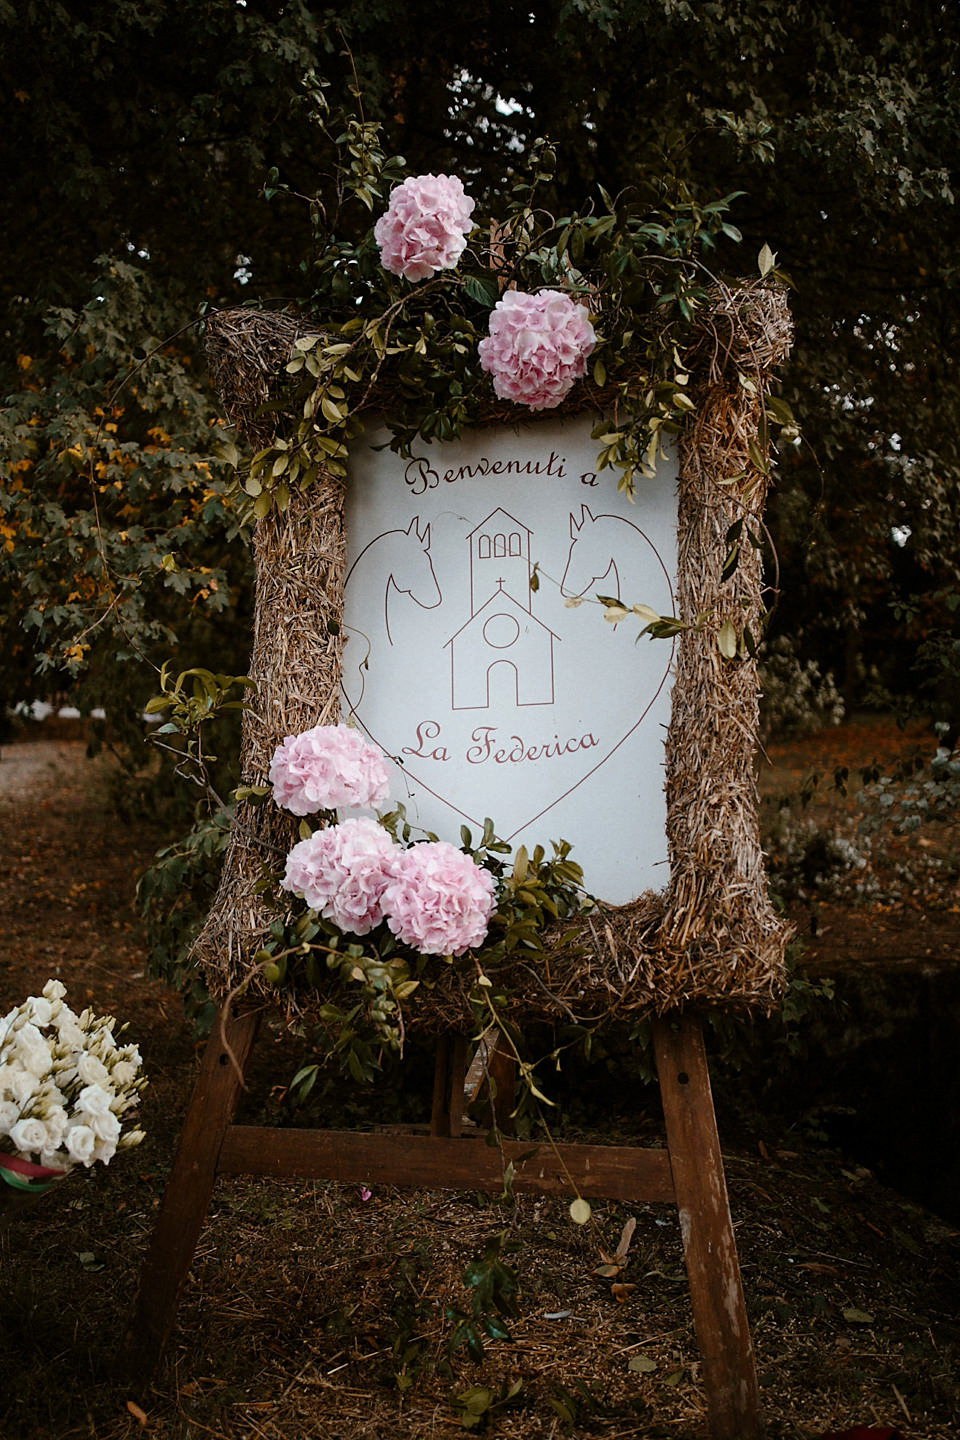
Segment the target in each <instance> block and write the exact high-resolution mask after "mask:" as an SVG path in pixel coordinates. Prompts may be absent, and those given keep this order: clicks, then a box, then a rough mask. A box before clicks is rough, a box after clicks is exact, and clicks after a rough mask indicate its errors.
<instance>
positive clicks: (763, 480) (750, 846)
mask: <svg viewBox="0 0 960 1440" xmlns="http://www.w3.org/2000/svg"><path fill="white" fill-rule="evenodd" d="M316 329H317V326H316V324H315V322H314V323H310V322H309V321H304V320H302V319H300V318H299V317H296V316H293V315H290V314H286V313H283V314H279V315H278V314H272V313H270V312H261V311H248V310H245V311H227V312H220V314H217V315H213V316H211V317H209V319H208V321H207V339H206V344H207V356H208V363H209V365H210V368H211V372H212V374H213V377H214V380H215V383H216V385H217V388H218V391H219V394H220V397H221V401H222V403H223V406H224V409H225V410H226V412H227V414H228V416H229V418H230V419H231V420H232V422H233V423H234V424H235V425H236V426H237V428H238V430H239V431H240V432H241V434H243V435H244V437H245V438H247V439H248V440H250V441H251V443H253V444H254V445H263V444H266V443H269V441H270V439H272V438H273V435H274V433H275V432H276V430H277V429H278V427H279V424H280V423H281V422H282V417H283V403H284V390H283V386H284V383H285V380H286V376H285V373H284V366H285V364H286V361H287V359H288V358H289V355H290V353H291V349H292V346H293V343H294V341H295V340H296V338H297V337H298V336H299V335H301V334H307V333H316ZM791 333H792V332H791V323H790V315H789V310H788V307H787V304H786V298H785V295H784V292H783V290H782V289H781V288H780V287H778V286H775V285H770V284H762V283H761V284H758V283H747V284H743V285H739V286H737V287H734V288H728V287H725V286H718V287H716V289H715V291H714V292H713V295H712V297H711V304H710V306H709V307H708V308H707V309H705V311H704V314H703V316H702V318H701V320H700V321H699V324H698V326H697V330H696V335H695V340H694V344H693V345H692V347H691V350H690V352H689V354H688V356H687V357H685V358H686V360H687V363H688V365H689V367H690V370H691V389H690V393H691V395H692V398H693V399H694V401H695V409H694V411H693V412H691V415H690V419H689V421H688V423H687V424H686V425H685V426H684V429H683V430H682V432H681V435H680V437H679V460H680V476H679V496H678V505H679V508H678V574H677V585H678V615H679V618H680V619H681V620H683V621H684V622H685V623H687V624H688V625H689V626H690V627H691V628H690V629H688V630H686V631H685V632H684V633H682V634H681V635H680V636H679V637H678V642H677V647H676V655H675V677H674V683H673V691H672V712H671V721H670V725H669V728H668V733H667V741H666V752H665V777H666V778H665V788H666V800H667V844H668V853H669V860H670V882H669V884H668V886H667V888H666V890H665V891H663V892H652V891H648V892H645V893H644V894H643V895H641V896H640V898H639V899H638V900H637V901H635V902H633V903H632V904H630V905H626V906H621V907H609V906H601V907H599V908H598V909H597V910H595V911H593V912H592V913H590V914H589V915H587V916H586V917H584V918H582V919H580V920H578V921H576V922H568V924H567V926H566V927H565V929H566V930H567V931H570V930H572V931H573V934H572V935H571V934H566V935H564V937H563V938H564V941H565V943H564V944H563V945H562V946H557V945H556V944H555V943H554V942H555V940H556V939H558V938H559V936H558V935H556V934H555V935H551V934H550V933H549V932H548V933H547V935H546V936H545V937H544V941H545V950H544V952H543V953H542V954H539V953H528V954H527V955H525V957H524V958H523V959H522V960H518V961H511V962H508V963H506V964H505V965H504V966H503V967H501V968H500V969H498V972H497V973H498V979H500V980H502V982H503V984H504V986H505V987H506V989H507V991H508V993H509V995H510V1014H511V1018H512V1019H514V1020H515V1021H517V1023H524V1022H536V1021H546V1022H550V1021H558V1020H563V1021H566V1022H571V1021H573V1022H576V1023H588V1024H591V1025H598V1024H602V1023H605V1022H613V1021H619V1022H623V1021H624V1020H626V1019H629V1020H630V1021H636V1020H638V1019H640V1018H643V1017H644V1016H647V1015H662V1014H666V1013H668V1012H669V1011H672V1010H676V1009H678V1008H683V1007H686V1006H691V1005H696V1006H698V1007H701V1008H704V1007H705V1008H716V1009H721V1010H725V1011H735V1012H741V1013H756V1012H760V1013H769V1012H770V1011H771V1010H773V1009H774V1008H775V1007H776V1005H777V1004H778V1003H779V1000H780V999H781V997H782V995H783V992H784V989H785V987H786V982H787V974H786V960H785V955H786V948H787V945H788V943H789V940H790V938H791V934H792V932H791V930H790V927H789V926H788V925H787V924H786V923H785V922H784V921H783V920H782V919H781V917H780V916H778V915H777V913H776V912H775V910H774V908H773V906H772V904H771V901H770V897H769V894H768V891H767V884H766V875H765V867H764V857H763V851H762V846H761V842H760V836H759V823H758V795H757V779H756V752H757V732H758V722H759V695H760V687H759V680H758V675H757V664H756V658H755V656H754V655H752V654H750V653H749V652H748V651H746V650H745V649H743V647H741V652H742V653H740V654H738V655H736V656H734V657H733V658H728V657H727V656H726V655H724V653H723V652H722V650H721V644H720V634H721V629H722V628H723V627H724V626H725V625H728V627H729V626H731V625H732V626H733V628H734V630H735V632H736V634H737V635H738V636H739V635H742V634H743V632H744V629H745V628H746V629H748V630H750V631H751V632H752V634H753V635H754V636H759V635H760V633H761V631H762V621H763V614H764V577H763V562H762V556H761V554H760V552H759V551H758V550H757V549H756V548H755V547H754V546H752V545H744V546H743V547H742V549H741V554H740V558H739V563H738V565H737V567H736V569H735V570H734V571H733V573H732V574H731V575H729V576H728V577H727V578H723V577H724V565H725V561H726V559H727V552H728V543H727V538H726V537H727V534H728V531H729V530H730V527H731V526H732V525H733V524H734V523H735V522H737V521H742V522H744V525H745V527H749V528H751V529H752V530H753V531H754V533H762V531H763V511H764V505H765V502H766V497H767V492H768V488H769V484H770V477H769V472H768V468H767V467H766V466H765V465H763V466H758V464H757V463H756V462H757V457H758V455H759V451H758V450H757V445H758V442H759V440H760V437H761V436H762V435H763V433H764V425H763V417H764V410H765V401H766V397H767V395H768V394H769V390H770V386H771V384H772V382H773V380H774V379H775V377H776V374H777V371H778V368H779V366H780V365H781V364H782V362H783V360H784V359H785V357H786V355H787V354H788V353H789V348H790V342H791ZM377 398H378V401H379V403H380V405H381V407H382V405H383V397H377ZM605 401H607V402H608V401H609V397H608V396H605V394H604V392H603V391H598V390H597V389H596V387H593V386H591V385H583V386H581V387H578V391H577V393H575V394H574V395H573V396H572V397H571V399H570V400H568V402H566V403H565V405H564V406H563V407H562V410H561V412H560V413H574V412H576V411H578V410H583V409H588V408H594V409H596V410H602V409H603V408H604V405H605ZM265 407H268V408H265ZM552 413H554V414H555V413H557V412H552ZM524 418H525V419H526V417H524ZM483 420H484V423H487V422H489V423H501V424H515V423H516V421H517V413H516V409H515V407H506V406H498V405H497V404H496V403H495V402H491V407H490V413H489V415H485V416H484V417H483ZM611 483H612V482H611ZM254 562H255V570H256V605H255V616H254V633H253V645H252V654H251V664H250V675H251V678H252V679H253V680H254V681H255V683H256V685H257V692H256V697H255V699H254V700H253V702H252V708H251V710H250V711H249V712H247V713H246V714H245V715H244V725H243V736H242V744H241V781H242V783H243V784H247V785H264V784H265V783H266V781H267V771H268V767H269V762H270V758H271V756H272V754H273V751H274V749H275V748H276V746H277V745H278V744H279V743H280V741H281V740H283V738H284V737H285V736H287V735H291V734H296V733H298V732H300V731H302V730H305V729H308V728H309V727H311V726H313V725H317V724H321V723H327V722H332V721H336V720H337V719H338V718H339V707H340V680H341V673H342V662H343V644H344V643H349V642H345V641H344V639H343V638H342V631H341V620H342V604H343V583H344V577H345V564H346V532H345V521H344V486H343V484H342V483H341V482H340V481H339V480H337V479H336V478H335V477H333V476H331V475H329V474H321V476H320V478H319V479H318V480H317V481H316V482H315V483H314V485H313V486H312V487H311V488H310V489H309V490H308V491H307V492H306V493H303V492H299V491H295V492H294V493H293V494H292V495H291V499H290V504H289V506H288V507H287V509H286V510H285V511H283V512H280V511H278V510H277V509H276V508H274V509H273V510H271V512H270V513H269V514H268V515H267V516H266V517H265V518H264V519H262V520H260V521H259V522H258V524H257V527H256V531H255V535H254ZM727 633H729V628H728V631H727ZM726 648H729V647H726ZM297 824H298V822H297V821H296V820H295V819H294V817H292V816H290V815H287V814H285V813H284V812H282V811H280V810H279V809H278V808H277V807H276V806H275V805H274V804H273V802H272V800H268V801H266V802H265V803H262V804H259V805H251V804H249V803H247V802H241V804H240V805H239V806H238V809H237V816H236V819H235V821H234V825H233V830H232V833H231V837H230V841H229V845H228V850H227V855H226V858H225V863H224V869H223V874H222V877H221V882H220V886H219V889H218V891H217V894H216V897H215V899H214V903H213V906H212V908H211V911H210V914H209V916H208V918H207V922H206V924H205V925H204V927H203V930H202V931H201V934H200V936H199V937H198V939H197V941H196V944H195V946H194V951H193V955H194V959H195V961H196V963H197V964H198V965H199V966H200V967H201V969H202V971H203V974H204V977H205V979H206V982H207V984H208V986H209V988H210V990H211V992H212V993H213V994H214V995H215V996H216V997H218V998H220V999H223V998H224V997H225V996H226V995H228V994H231V993H235V992H236V991H237V990H238V989H244V990H246V991H247V993H252V994H254V995H258V996H262V997H264V998H269V1000H270V1001H271V1002H272V1003H275V1004H277V1005H278V1006H279V1007H280V1008H281V1010H282V1011H283V1012H284V1013H285V1014H286V1016H287V1017H288V1019H291V1020H295V1019H299V1018H302V1017H304V1016H306V1015H309V1014H310V1013H311V1012H314V1011H315V1010H316V1009H317V1007H318V1006H319V1005H321V1004H323V1003H324V1001H325V1000H327V999H329V998H330V996H329V994H328V993H323V992H319V991H317V990H313V989H307V988H306V987H301V988H297V987H291V986H285V987H283V988H282V989H276V988H274V987H272V986H270V985H269V984H267V982H265V981H264V979H263V976H262V972H261V968H260V966H259V965H258V964H257V963H256V961H255V959H254V957H255V955H256V954H257V952H258V951H259V950H260V949H261V948H262V947H263V945H264V942H265V941H266V940H267V939H268V938H269V934H270V926H271V925H272V924H273V923H274V922H275V921H276V920H277V918H278V912H277V910H276V908H275V907H274V906H273V904H271V903H270V902H269V901H268V900H267V899H266V898H265V896H264V894H263V886H262V881H263V877H264V873H265V871H266V872H270V871H272V872H276V871H278V870H280V869H282V865H283V857H284V856H285V855H286V853H287V851H288V850H289V848H290V847H291V845H293V844H294V843H295V841H296V839H297V838H298V837H297ZM570 838H571V839H573V840H574V841H575V840H576V837H575V836H573V837H570ZM471 973H472V971H469V970H467V971H465V970H463V969H462V968H461V967H458V966H453V967H443V975H442V977H440V978H438V980H437V983H435V984H432V985H431V986H430V988H429V990H427V989H426V987H423V986H421V988H420V991H418V993H417V997H416V1000H415V1002H414V1003H412V1004H411V1005H410V1007H409V1011H408V1014H407V1017H406V1029H407V1031H408V1033H409V1032H411V1031H419V1032H420V1033H422V1034H435V1033H443V1032H445V1031H448V1030H450V1029H458V1028H459V1029H462V1028H464V1027H469V1026H470V1025H471V1024H472V1011H471V1008H470V1004H469V1000H468V995H469V991H470V988H471Z"/></svg>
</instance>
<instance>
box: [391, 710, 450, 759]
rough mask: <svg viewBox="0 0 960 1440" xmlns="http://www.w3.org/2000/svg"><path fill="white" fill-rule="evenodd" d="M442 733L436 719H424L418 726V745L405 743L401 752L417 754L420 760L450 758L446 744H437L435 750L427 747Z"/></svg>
mask: <svg viewBox="0 0 960 1440" xmlns="http://www.w3.org/2000/svg"><path fill="white" fill-rule="evenodd" d="M439 734H440V726H439V725H438V724H437V722H436V720H422V721H421V722H420V724H419V725H418V726H417V743H416V745H415V746H414V745H404V746H403V747H402V750H401V753H402V754H403V755H416V756H417V758H418V759H420V760H449V759H450V756H449V754H448V752H447V748H446V746H445V745H437V746H436V747H435V748H434V749H433V750H429V749H428V748H427V747H428V745H430V744H431V743H432V742H433V741H434V740H436V739H437V738H438V736H439Z"/></svg>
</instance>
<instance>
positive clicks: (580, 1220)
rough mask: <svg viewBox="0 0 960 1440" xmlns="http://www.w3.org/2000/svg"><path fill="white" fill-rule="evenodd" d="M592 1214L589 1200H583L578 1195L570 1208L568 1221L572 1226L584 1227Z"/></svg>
mask: <svg viewBox="0 0 960 1440" xmlns="http://www.w3.org/2000/svg"><path fill="white" fill-rule="evenodd" d="M592 1214H593V1211H592V1210H591V1208H590V1202H589V1200H584V1198H583V1196H582V1195H578V1196H577V1198H576V1200H574V1201H573V1203H572V1205H571V1206H570V1219H571V1220H572V1221H573V1223H574V1225H586V1224H587V1222H588V1220H589V1219H590V1216H591V1215H592Z"/></svg>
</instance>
